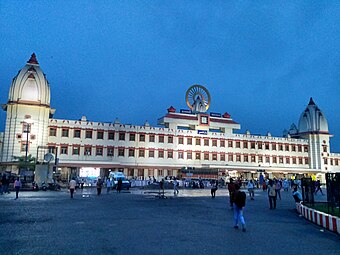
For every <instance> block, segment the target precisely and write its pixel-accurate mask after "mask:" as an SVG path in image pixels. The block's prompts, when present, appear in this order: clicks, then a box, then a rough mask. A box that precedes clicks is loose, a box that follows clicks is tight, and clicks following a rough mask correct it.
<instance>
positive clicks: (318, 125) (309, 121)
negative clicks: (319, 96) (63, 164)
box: [299, 98, 328, 134]
mask: <svg viewBox="0 0 340 255" xmlns="http://www.w3.org/2000/svg"><path fill="white" fill-rule="evenodd" d="M306 132H307V133H309V132H313V133H314V132H318V133H319V132H322V133H327V134H328V123H327V120H326V118H325V116H324V114H323V113H322V112H321V110H320V109H319V108H318V106H317V105H316V104H315V103H314V101H313V99H312V98H310V101H309V104H308V106H307V108H306V110H305V111H304V112H303V113H302V114H301V116H300V120H299V133H306Z"/></svg>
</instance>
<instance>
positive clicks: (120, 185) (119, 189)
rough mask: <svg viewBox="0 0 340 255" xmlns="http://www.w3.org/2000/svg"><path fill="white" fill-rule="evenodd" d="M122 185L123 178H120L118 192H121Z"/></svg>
mask: <svg viewBox="0 0 340 255" xmlns="http://www.w3.org/2000/svg"><path fill="white" fill-rule="evenodd" d="M122 186H123V181H122V178H119V179H118V181H117V192H118V193H120V191H121V190H122Z"/></svg>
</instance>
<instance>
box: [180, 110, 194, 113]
mask: <svg viewBox="0 0 340 255" xmlns="http://www.w3.org/2000/svg"><path fill="white" fill-rule="evenodd" d="M179 112H180V113H186V114H192V112H191V110H187V109H181V110H180V111H179Z"/></svg>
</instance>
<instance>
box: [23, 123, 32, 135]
mask: <svg viewBox="0 0 340 255" xmlns="http://www.w3.org/2000/svg"><path fill="white" fill-rule="evenodd" d="M22 132H23V133H31V123H27V122H23V123H22Z"/></svg>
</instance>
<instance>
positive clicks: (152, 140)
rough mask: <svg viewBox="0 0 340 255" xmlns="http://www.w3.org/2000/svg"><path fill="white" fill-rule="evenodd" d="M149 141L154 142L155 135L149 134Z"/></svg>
mask: <svg viewBox="0 0 340 255" xmlns="http://www.w3.org/2000/svg"><path fill="white" fill-rule="evenodd" d="M149 142H150V143H154V142H155V135H149Z"/></svg>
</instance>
